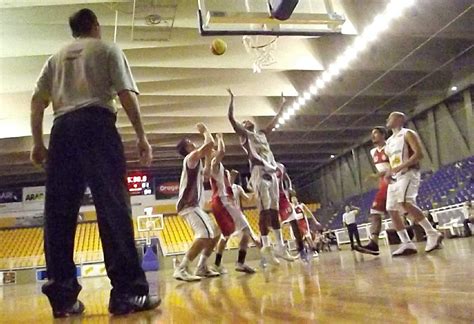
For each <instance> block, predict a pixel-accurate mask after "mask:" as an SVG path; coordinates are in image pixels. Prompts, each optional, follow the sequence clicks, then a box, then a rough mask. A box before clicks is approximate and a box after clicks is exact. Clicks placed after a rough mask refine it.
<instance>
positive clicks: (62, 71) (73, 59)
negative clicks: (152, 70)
mask: <svg viewBox="0 0 474 324" xmlns="http://www.w3.org/2000/svg"><path fill="white" fill-rule="evenodd" d="M69 26H70V27H71V32H72V36H73V37H74V38H75V39H74V40H73V41H71V42H70V43H69V44H67V45H66V46H64V47H63V48H61V49H60V50H59V51H58V52H57V53H56V54H54V55H52V56H51V57H49V58H48V60H47V62H46V63H45V64H44V66H43V69H42V71H41V74H40V76H39V78H38V80H37V82H36V86H35V90H34V92H33V96H32V98H31V128H32V135H33V143H34V144H33V148H32V152H31V160H32V162H33V163H35V164H36V165H43V166H45V168H46V198H45V199H46V202H45V215H44V250H45V256H46V266H47V273H48V281H47V282H46V283H45V284H44V285H43V287H42V292H43V293H44V294H46V295H47V296H48V299H49V302H50V304H51V307H52V310H53V316H54V317H55V318H59V317H69V316H74V315H80V314H82V313H83V312H84V309H85V308H84V304H82V302H81V301H80V300H79V299H78V294H79V292H80V291H81V288H82V287H81V285H80V284H79V282H78V281H77V276H76V265H75V264H74V259H73V254H74V235H75V233H76V224H77V215H78V213H79V208H80V206H81V200H82V198H83V197H84V191H85V189H86V184H87V185H89V186H90V189H91V192H92V195H93V197H94V204H95V207H96V210H97V222H98V225H99V230H100V237H101V242H102V244H103V252H104V256H105V258H104V261H105V267H106V270H107V275H108V277H109V278H110V283H111V284H112V287H113V288H112V291H111V293H110V302H109V312H110V313H112V314H114V315H125V314H128V313H133V312H139V311H146V310H150V309H153V308H156V307H157V306H158V305H159V304H160V301H161V300H160V298H159V297H158V296H152V295H150V294H149V285H148V282H147V279H146V276H145V273H144V272H143V269H142V268H141V266H140V262H139V259H138V253H137V250H136V248H135V242H134V238H133V224H132V215H131V208H130V197H129V195H128V192H127V187H126V183H125V181H124V180H125V177H126V173H127V169H126V167H127V166H126V160H125V155H124V150H123V145H122V140H121V138H120V135H119V133H118V131H117V128H116V126H115V122H116V120H117V105H116V104H115V99H116V98H117V97H118V99H119V100H120V103H121V104H122V107H123V108H124V110H125V112H126V114H127V116H128V118H129V119H130V122H131V123H132V126H133V128H134V130H135V133H136V135H137V148H138V153H139V155H140V161H141V162H142V164H143V165H144V166H150V164H151V162H152V159H153V156H152V149H151V146H150V144H149V142H148V140H147V136H146V134H145V131H144V129H143V124H142V121H141V117H140V105H139V102H138V97H137V96H138V94H139V91H138V88H137V86H136V83H135V81H134V79H133V75H132V73H131V71H130V67H129V65H128V61H127V58H126V57H125V55H124V53H123V52H122V50H120V49H119V48H118V47H117V46H116V45H115V44H108V43H107V42H104V41H102V39H101V27H100V24H99V21H98V19H97V16H96V15H95V13H94V12H93V11H92V10H90V9H81V10H79V11H77V12H75V13H74V14H73V15H72V16H71V17H70V18H69ZM50 103H52V108H53V112H54V127H53V129H52V130H51V136H50V141H49V148H48V149H46V146H45V144H44V141H43V117H44V112H45V110H46V108H47V107H48V106H49V104H50ZM45 162H47V163H46V164H44V163H45Z"/></svg>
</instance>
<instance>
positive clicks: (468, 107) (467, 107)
mask: <svg viewBox="0 0 474 324" xmlns="http://www.w3.org/2000/svg"><path fill="white" fill-rule="evenodd" d="M463 97H464V112H465V114H466V125H467V142H468V143H469V152H470V153H471V155H472V154H474V127H473V126H472V125H474V117H473V115H472V98H471V90H470V89H466V90H464V92H463ZM469 125H470V126H469Z"/></svg>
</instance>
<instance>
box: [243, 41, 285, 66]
mask: <svg viewBox="0 0 474 324" xmlns="http://www.w3.org/2000/svg"><path fill="white" fill-rule="evenodd" d="M277 40H278V36H259V35H256V36H249V35H246V36H244V37H242V43H243V44H244V47H245V50H246V51H247V53H249V54H250V55H252V56H253V57H254V63H253V65H252V68H253V73H261V72H262V68H264V67H267V66H270V65H272V64H275V63H276V60H275V57H274V52H275V50H276V48H277Z"/></svg>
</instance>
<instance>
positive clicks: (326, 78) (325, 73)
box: [322, 71, 331, 82]
mask: <svg viewBox="0 0 474 324" xmlns="http://www.w3.org/2000/svg"><path fill="white" fill-rule="evenodd" d="M322 78H323V81H324V82H329V81H331V75H330V74H329V73H328V72H327V71H326V72H324V73H323V76H322Z"/></svg>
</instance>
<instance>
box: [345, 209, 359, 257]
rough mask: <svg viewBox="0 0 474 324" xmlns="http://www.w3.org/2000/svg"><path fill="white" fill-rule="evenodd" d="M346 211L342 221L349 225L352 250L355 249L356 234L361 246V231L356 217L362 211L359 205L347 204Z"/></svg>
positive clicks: (348, 230)
mask: <svg viewBox="0 0 474 324" xmlns="http://www.w3.org/2000/svg"><path fill="white" fill-rule="evenodd" d="M345 209H346V212H345V213H344V214H343V215H342V223H343V224H344V225H345V226H346V227H347V232H349V240H350V241H351V250H355V246H354V236H355V238H356V241H357V245H358V246H361V244H360V238H359V231H358V230H357V223H356V217H357V215H358V214H359V212H360V208H359V207H354V206H346V208H345Z"/></svg>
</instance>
